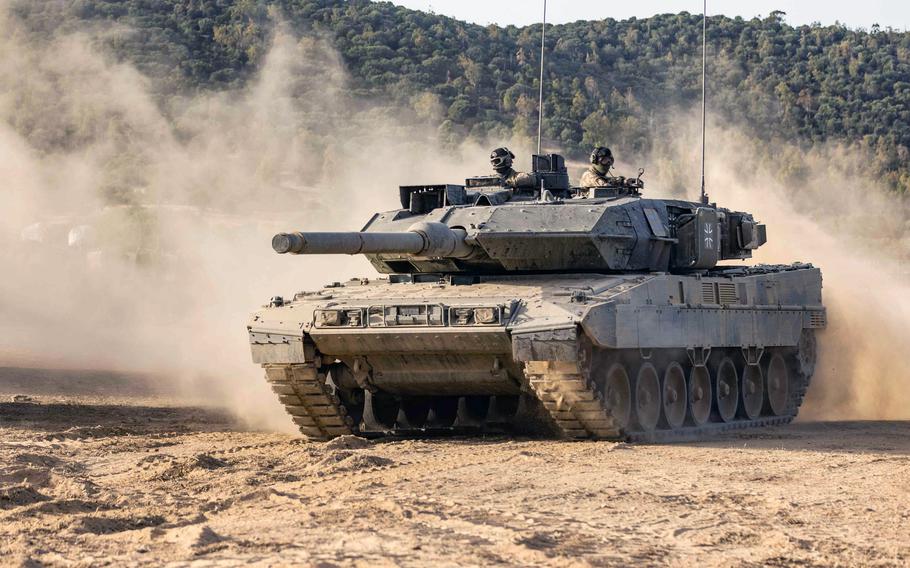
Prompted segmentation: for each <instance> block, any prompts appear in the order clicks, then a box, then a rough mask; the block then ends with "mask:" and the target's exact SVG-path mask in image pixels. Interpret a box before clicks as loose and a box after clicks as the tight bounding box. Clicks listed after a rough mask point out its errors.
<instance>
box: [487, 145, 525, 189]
mask: <svg viewBox="0 0 910 568" xmlns="http://www.w3.org/2000/svg"><path fill="white" fill-rule="evenodd" d="M514 158H515V154H513V153H512V152H511V151H509V149H508V148H505V147H503V148H496V149H495V150H493V151H492V152H491V153H490V165H492V166H493V169H494V170H496V175H498V176H499V183H501V184H502V186H503V187H510V188H512V189H517V188H520V187H537V175H536V174H529V173H526V172H516V171H515V170H514V169H513V168H512V160H513V159H514Z"/></svg>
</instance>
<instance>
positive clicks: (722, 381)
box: [714, 357, 739, 422]
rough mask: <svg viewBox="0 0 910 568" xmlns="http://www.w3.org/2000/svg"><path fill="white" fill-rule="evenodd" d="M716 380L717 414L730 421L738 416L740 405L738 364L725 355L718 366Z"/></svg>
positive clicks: (715, 398)
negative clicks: (737, 411)
mask: <svg viewBox="0 0 910 568" xmlns="http://www.w3.org/2000/svg"><path fill="white" fill-rule="evenodd" d="M716 381H717V385H716V388H715V390H714V401H715V404H716V405H717V414H718V416H720V419H721V420H723V421H724V422H730V421H731V420H733V419H734V418H736V408H737V407H738V406H739V375H738V374H737V372H736V365H735V364H734V363H733V360H732V359H730V358H729V357H724V358H723V359H722V360H721V362H720V365H718V366H717V378H716Z"/></svg>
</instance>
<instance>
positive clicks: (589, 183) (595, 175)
mask: <svg viewBox="0 0 910 568" xmlns="http://www.w3.org/2000/svg"><path fill="white" fill-rule="evenodd" d="M616 181H617V180H616V178H614V177H613V176H608V175H606V174H603V173H600V172H599V171H597V168H595V167H594V166H591V167H590V168H588V169H586V170H585V173H583V174H581V181H580V182H579V186H581V187H583V188H586V189H587V188H590V187H606V186H608V185H616Z"/></svg>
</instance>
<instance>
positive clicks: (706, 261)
mask: <svg viewBox="0 0 910 568" xmlns="http://www.w3.org/2000/svg"><path fill="white" fill-rule="evenodd" d="M533 162H534V164H535V168H534V170H535V172H537V173H539V176H540V179H541V185H540V187H538V188H536V191H535V190H533V189H532V190H531V191H528V190H527V189H521V190H512V189H508V188H503V187H500V186H498V185H496V186H493V185H489V183H492V181H491V180H493V179H495V178H470V179H469V180H467V183H466V184H465V185H423V186H402V187H401V188H400V189H399V193H400V198H401V204H402V208H401V209H398V210H395V211H390V212H386V213H379V214H376V215H374V216H373V218H372V219H370V221H369V222H368V223H367V224H366V226H365V227H364V228H363V229H362V231H360V232H347V233H307V232H299V233H290V234H288V233H281V234H278V235H276V236H275V237H274V238H273V240H272V246H273V247H274V249H275V250H276V251H277V252H279V253H293V254H364V255H367V257H368V258H369V259H370V261H371V262H372V263H373V265H374V266H375V267H376V268H377V270H379V271H380V272H382V273H395V274H414V273H440V274H453V273H472V274H503V273H509V272H522V273H529V272H553V271H573V272H603V273H615V272H641V271H647V272H688V271H693V270H705V269H709V268H713V267H714V266H715V265H717V263H718V262H719V261H721V260H728V259H745V258H749V257H750V256H751V253H752V250H754V249H755V248H757V247H758V246H760V245H761V244H763V243H764V242H765V232H764V226H763V225H761V224H758V223H756V222H755V220H754V219H753V218H752V216H751V215H750V214H748V213H742V212H735V211H729V210H727V209H722V208H717V207H713V206H707V205H702V204H700V203H693V202H688V201H680V200H666V199H645V198H642V197H641V196H640V194H638V192H637V191H635V192H630V193H627V194H621V193H620V194H617V193H616V192H610V193H609V194H607V196H604V197H598V193H597V192H588V191H583V190H574V191H573V190H571V189H570V188H569V187H568V184H567V176H566V179H563V176H564V171H565V166H564V165H563V160H562V157H561V156H559V155H556V154H550V155H547V156H535V157H534V160H533ZM551 165H552V166H551ZM551 169H552V170H556V171H555V172H551V171H550V170H551ZM478 180H484V181H485V182H486V183H488V185H481V184H480V183H479V182H478ZM548 180H549V181H550V182H552V185H551V186H547V185H546V183H547V181H548ZM548 187H550V188H551V189H552V192H551V190H549V189H547V188H548Z"/></svg>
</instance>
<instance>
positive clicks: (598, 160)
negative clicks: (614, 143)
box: [591, 146, 614, 169]
mask: <svg viewBox="0 0 910 568" xmlns="http://www.w3.org/2000/svg"><path fill="white" fill-rule="evenodd" d="M613 161H614V160H613V152H611V151H610V149H609V148H607V147H605V146H598V147H597V148H594V150H593V151H592V152H591V163H592V164H594V165H595V166H604V167H605V168H607V169H610V167H611V166H612V165H613Z"/></svg>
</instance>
